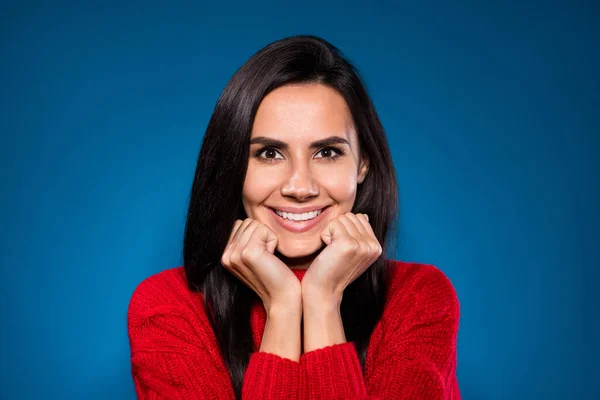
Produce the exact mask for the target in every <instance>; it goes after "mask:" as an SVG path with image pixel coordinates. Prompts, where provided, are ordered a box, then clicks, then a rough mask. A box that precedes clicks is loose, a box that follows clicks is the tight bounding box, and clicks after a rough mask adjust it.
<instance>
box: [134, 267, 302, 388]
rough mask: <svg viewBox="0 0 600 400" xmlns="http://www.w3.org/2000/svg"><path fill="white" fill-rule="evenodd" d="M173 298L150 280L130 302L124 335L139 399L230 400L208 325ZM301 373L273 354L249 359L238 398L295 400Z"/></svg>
mask: <svg viewBox="0 0 600 400" xmlns="http://www.w3.org/2000/svg"><path fill="white" fill-rule="evenodd" d="M167 287H168V286H167ZM177 295H178V293H176V292H173V290H172V289H169V290H165V285H164V282H158V279H156V278H155V277H151V278H148V279H147V280H146V281H144V282H142V284H140V285H139V286H138V288H137V289H136V290H135V292H134V294H133V296H132V298H131V301H130V305H129V310H128V333H129V341H130V347H131V371H132V375H133V381H134V385H135V390H136V393H137V397H138V398H139V399H145V400H155V399H174V400H176V399H231V400H233V399H234V398H235V396H234V392H233V388H232V385H231V380H230V377H229V373H228V371H227V369H226V367H225V364H224V362H223V360H222V358H221V356H220V352H219V350H218V346H217V345H216V339H215V337H214V334H213V333H212V327H211V326H210V323H209V321H208V319H207V318H203V317H202V316H201V315H200V316H199V315H198V313H197V311H194V310H195V309H194V308H193V307H191V305H192V304H193V303H191V300H190V299H189V298H187V299H186V298H183V299H182V298H177V297H178V296H177ZM200 308H201V307H200ZM196 310H197V309H196ZM299 367H300V364H299V363H298V362H295V361H292V360H289V359H285V358H282V357H279V356H277V355H274V354H269V353H264V352H255V353H253V354H252V355H251V357H250V363H249V365H248V368H247V370H246V373H245V375H244V383H243V387H242V398H243V399H258V398H260V399H274V398H277V399H288V398H296V393H297V392H298V381H299Z"/></svg>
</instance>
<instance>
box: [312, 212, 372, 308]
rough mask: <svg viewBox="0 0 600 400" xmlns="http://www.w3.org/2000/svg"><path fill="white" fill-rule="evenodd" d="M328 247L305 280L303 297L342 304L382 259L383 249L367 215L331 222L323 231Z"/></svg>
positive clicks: (340, 218) (319, 256)
mask: <svg viewBox="0 0 600 400" xmlns="http://www.w3.org/2000/svg"><path fill="white" fill-rule="evenodd" d="M321 239H322V240H323V241H324V242H325V244H327V247H325V249H323V251H322V252H321V253H320V254H319V255H318V256H317V257H316V258H315V260H314V261H313V262H312V264H311V265H310V267H309V268H308V271H306V274H305V275H304V278H303V279H302V284H301V286H302V296H303V297H305V295H309V296H311V297H313V298H316V299H320V300H330V299H331V300H335V301H339V302H340V303H341V299H342V295H343V292H344V289H346V287H347V286H348V285H350V283H352V282H353V281H354V280H355V279H356V278H358V277H359V276H360V275H361V274H362V273H363V272H364V271H366V270H367V268H368V267H370V266H371V265H372V264H373V263H374V262H375V261H376V260H377V259H378V258H379V256H381V253H382V248H381V245H380V244H379V241H378V240H377V238H376V237H375V233H374V232H373V229H372V228H371V225H370V224H369V219H368V216H366V215H365V214H356V215H355V214H352V213H351V212H347V213H346V214H344V215H340V216H339V217H337V218H335V219H333V220H331V221H330V222H329V224H328V225H327V227H326V228H325V229H324V230H323V231H322V232H321Z"/></svg>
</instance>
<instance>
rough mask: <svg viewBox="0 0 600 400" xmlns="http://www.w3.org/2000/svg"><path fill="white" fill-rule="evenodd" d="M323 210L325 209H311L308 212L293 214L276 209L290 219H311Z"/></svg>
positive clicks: (277, 212) (281, 215) (282, 215)
mask: <svg viewBox="0 0 600 400" xmlns="http://www.w3.org/2000/svg"><path fill="white" fill-rule="evenodd" d="M321 211H323V210H318V211H311V212H307V213H303V214H292V213H287V212H283V211H279V210H275V213H276V214H277V215H279V216H280V217H282V218H285V219H289V220H292V221H308V220H310V219H313V218H315V217H316V216H317V215H319V214H321Z"/></svg>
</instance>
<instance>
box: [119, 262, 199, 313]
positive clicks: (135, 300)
mask: <svg viewBox="0 0 600 400" xmlns="http://www.w3.org/2000/svg"><path fill="white" fill-rule="evenodd" d="M202 303H203V297H202V293H199V292H193V291H192V290H190V289H189V287H188V283H187V278H186V274H185V270H184V268H183V267H176V268H170V269H167V270H164V271H161V272H158V273H156V274H154V275H151V276H149V277H147V278H145V279H144V280H143V281H142V282H141V283H139V284H138V285H137V287H136V288H135V290H134V291H133V294H132V295H131V299H130V301H129V307H128V312H127V314H128V317H129V322H130V324H131V323H133V322H134V320H139V319H146V318H149V317H151V316H153V315H156V314H157V313H160V314H163V313H165V312H168V311H169V310H171V311H172V312H175V311H177V312H178V313H181V312H186V313H189V314H191V315H198V314H203V312H204V310H203V308H204V307H202Z"/></svg>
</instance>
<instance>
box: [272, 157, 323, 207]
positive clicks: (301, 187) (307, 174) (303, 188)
mask: <svg viewBox="0 0 600 400" xmlns="http://www.w3.org/2000/svg"><path fill="white" fill-rule="evenodd" d="M291 168H292V170H291V172H290V175H289V178H288V179H287V180H286V181H285V183H284V185H283V186H282V188H281V194H282V195H283V196H290V197H295V198H296V199H298V200H300V201H302V200H305V199H307V198H310V197H314V196H318V195H319V190H318V186H317V185H316V184H315V182H314V181H313V178H312V174H311V171H310V167H309V166H308V165H297V166H292V167H291Z"/></svg>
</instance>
